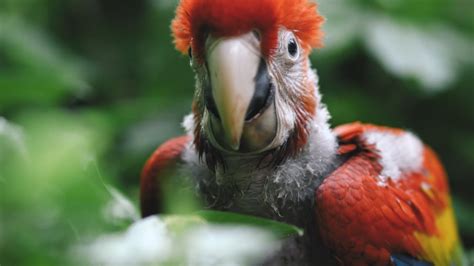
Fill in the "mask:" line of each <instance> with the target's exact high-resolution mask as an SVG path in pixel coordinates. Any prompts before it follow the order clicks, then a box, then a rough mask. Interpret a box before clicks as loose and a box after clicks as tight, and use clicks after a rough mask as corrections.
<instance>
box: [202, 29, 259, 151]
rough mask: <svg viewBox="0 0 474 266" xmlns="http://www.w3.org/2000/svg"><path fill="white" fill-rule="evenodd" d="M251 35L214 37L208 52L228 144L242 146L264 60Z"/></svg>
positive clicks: (216, 102)
mask: <svg viewBox="0 0 474 266" xmlns="http://www.w3.org/2000/svg"><path fill="white" fill-rule="evenodd" d="M252 41H255V40H254V39H252V34H245V35H242V36H238V37H231V38H224V39H218V40H215V41H214V42H213V43H211V44H210V46H209V48H208V52H207V56H206V59H207V63H208V70H209V77H210V81H211V84H212V97H213V99H214V102H215V105H216V109H217V112H218V114H219V117H220V123H221V127H222V131H223V132H222V133H223V134H224V136H223V137H224V139H225V141H226V142H227V144H228V146H229V147H230V148H231V149H233V150H238V149H239V148H240V142H241V138H242V132H243V129H244V124H245V120H246V116H247V110H248V109H249V105H250V104H251V101H252V98H253V97H254V94H255V90H256V74H257V71H258V68H259V63H260V61H261V56H260V54H259V51H256V49H255V48H254V46H252V45H251V42H252Z"/></svg>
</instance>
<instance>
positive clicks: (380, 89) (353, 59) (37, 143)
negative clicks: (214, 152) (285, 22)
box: [0, 0, 474, 265]
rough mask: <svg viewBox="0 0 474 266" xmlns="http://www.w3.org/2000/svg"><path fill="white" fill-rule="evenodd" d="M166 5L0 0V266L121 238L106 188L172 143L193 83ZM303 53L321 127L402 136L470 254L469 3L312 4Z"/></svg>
mask: <svg viewBox="0 0 474 266" xmlns="http://www.w3.org/2000/svg"><path fill="white" fill-rule="evenodd" d="M176 4H177V1H176V0H139V1H138V0H123V1H112V0H96V1H94V0H0V264H2V265H3V263H6V265H9V264H12V265H23V264H25V265H28V264H29V265H41V264H44V265H51V264H64V263H67V262H68V250H69V249H68V247H69V246H70V245H71V244H72V243H76V242H78V241H81V240H82V239H83V238H84V237H87V236H94V235H97V234H99V233H101V232H106V231H114V230H118V229H120V228H122V227H121V226H120V225H117V224H114V225H111V224H110V223H109V222H107V221H106V220H107V219H106V218H104V215H103V207H104V206H105V205H106V204H107V202H108V200H109V199H110V197H111V195H110V192H109V191H108V190H107V189H106V186H105V184H112V185H114V186H115V187H117V188H119V189H120V190H121V191H122V192H124V193H125V194H126V195H127V196H129V197H130V198H132V199H133V200H135V201H136V199H137V195H138V192H137V191H138V182H139V181H138V176H139V173H140V169H141V167H142V165H143V163H144V161H145V160H146V158H147V156H148V155H149V154H150V153H151V152H152V151H153V150H154V149H155V148H156V147H157V145H159V144H160V143H162V142H163V141H165V140H166V139H168V138H170V137H172V136H176V135H178V134H182V130H181V128H180V122H181V119H182V117H183V116H184V115H185V114H186V113H188V112H189V111H190V104H191V98H192V95H193V74H192V72H191V70H190V68H189V62H188V59H187V58H186V57H185V56H182V55H180V54H179V53H178V52H176V51H175V50H174V48H173V45H172V39H171V36H170V31H169V24H170V21H171V19H172V18H173V14H174V9H175V6H176ZM320 6H321V12H322V13H323V15H325V16H326V17H327V19H328V22H327V24H326V26H325V32H326V33H327V39H326V47H325V48H323V49H321V50H317V51H315V52H314V53H313V55H312V62H313V66H314V67H315V68H316V69H317V70H318V74H319V77H320V85H321V91H322V93H323V94H324V102H326V103H327V104H328V106H329V110H330V112H331V113H332V116H333V119H332V124H333V125H339V124H342V123H346V122H351V121H355V120H360V121H364V122H371V123H377V124H383V125H389V126H396V127H402V128H408V129H411V130H413V131H414V132H415V133H417V134H418V135H419V136H420V137H421V138H422V139H423V140H424V141H425V142H426V143H428V144H429V145H431V146H432V147H433V148H434V149H435V150H436V151H437V152H438V153H439V155H440V157H441V159H442V161H443V162H444V163H445V166H446V169H447V172H448V174H449V176H450V184H451V188H452V194H453V199H454V203H455V207H456V212H457V215H458V220H459V224H460V230H461V235H462V238H463V241H464V243H465V246H466V247H468V248H473V247H474V223H473V222H472V221H473V220H474V198H473V196H472V189H473V188H474V178H473V165H474V88H473V85H474V79H473V78H474V42H473V40H474V14H473V12H474V11H473V10H474V3H473V2H472V1H470V0H417V1H409V0H397V1H392V0H352V1H343V0H321V1H320Z"/></svg>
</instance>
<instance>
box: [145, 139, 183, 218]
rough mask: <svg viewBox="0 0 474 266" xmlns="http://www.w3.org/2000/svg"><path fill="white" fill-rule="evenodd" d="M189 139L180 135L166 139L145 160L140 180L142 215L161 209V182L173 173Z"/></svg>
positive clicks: (160, 210) (157, 211)
mask: <svg viewBox="0 0 474 266" xmlns="http://www.w3.org/2000/svg"><path fill="white" fill-rule="evenodd" d="M190 139H191V138H190V137H189V136H181V137H177V138H174V139H170V140H168V141H167V142H165V143H163V144H162V145H161V146H160V147H159V148H158V149H156V151H155V152H154V153H153V154H152V155H151V156H150V158H149V159H148V161H147V162H146V164H145V166H144V167H143V170H142V175H141V180H140V208H141V212H142V216H143V217H146V216H149V215H152V214H155V213H159V212H162V211H163V209H162V208H163V198H162V197H163V195H162V192H163V191H162V189H163V188H162V186H163V183H164V182H166V178H167V176H172V175H173V171H174V170H176V164H178V163H179V162H180V161H181V153H182V152H183V150H184V148H185V147H186V145H187V143H188V142H189V141H190Z"/></svg>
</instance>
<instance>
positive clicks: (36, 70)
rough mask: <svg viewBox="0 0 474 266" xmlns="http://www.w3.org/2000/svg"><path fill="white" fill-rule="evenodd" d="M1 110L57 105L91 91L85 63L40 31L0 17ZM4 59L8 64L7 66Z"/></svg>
mask: <svg viewBox="0 0 474 266" xmlns="http://www.w3.org/2000/svg"><path fill="white" fill-rule="evenodd" d="M0 21H1V24H2V27H0V69H3V70H2V71H1V74H0V88H1V91H2V93H1V94H0V106H1V107H5V106H8V105H13V104H18V103H24V102H26V103H28V102H34V103H41V102H44V103H54V102H56V101H58V100H60V99H61V97H64V96H65V95H75V96H77V97H81V96H84V95H85V93H87V91H88V90H89V85H88V83H87V79H86V71H85V67H84V63H83V62H82V61H81V60H79V59H77V58H74V57H72V56H71V55H69V54H67V53H65V52H64V51H63V50H62V49H61V48H60V47H59V46H58V45H57V44H56V43H54V42H53V41H52V40H51V39H50V38H49V37H48V36H47V35H46V33H45V32H43V31H42V29H40V28H35V27H34V26H32V25H28V24H27V23H25V22H23V21H21V20H20V19H19V18H17V17H15V16H6V15H2V14H0ZM2 59H3V60H4V62H3V64H1V63H2Z"/></svg>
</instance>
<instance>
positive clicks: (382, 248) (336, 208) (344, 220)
mask: <svg viewBox="0 0 474 266" xmlns="http://www.w3.org/2000/svg"><path fill="white" fill-rule="evenodd" d="M335 131H336V133H337V134H338V137H339V142H340V148H339V153H340V154H341V155H342V156H345V158H347V160H346V161H345V162H344V163H343V164H342V165H341V166H340V167H339V168H338V169H336V170H335V171H334V172H333V173H332V174H331V175H330V176H328V177H327V178H326V179H325V180H324V181H323V183H322V184H321V186H320V187H319V188H318V189H317V191H316V216H317V220H318V225H319V228H320V234H321V237H322V239H323V241H324V243H325V244H326V245H327V246H328V247H329V248H330V249H331V250H332V251H333V252H334V254H335V256H336V257H337V258H338V259H340V260H341V261H343V262H344V263H345V264H350V265H367V264H368V265H372V264H373V265H389V264H390V257H391V256H392V255H395V254H406V255H409V256H412V257H415V258H418V259H420V260H425V261H429V262H431V263H434V264H435V265H461V253H462V251H461V245H460V242H459V238H458V233H457V228H456V223H455V219H454V215H453V210H452V207H451V200H450V197H449V188H448V184H447V178H446V175H445V172H444V170H443V167H442V166H441V164H440V162H439V160H438V158H437V157H436V155H435V153H434V152H433V151H432V150H431V149H430V148H428V147H426V146H424V145H423V144H422V143H421V142H420V141H419V139H418V138H417V137H416V136H414V135H413V134H411V133H409V132H406V131H403V130H399V129H392V128H384V127H377V126H373V125H364V124H360V123H355V124H349V125H345V126H342V127H339V128H337V129H336V130H335Z"/></svg>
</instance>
